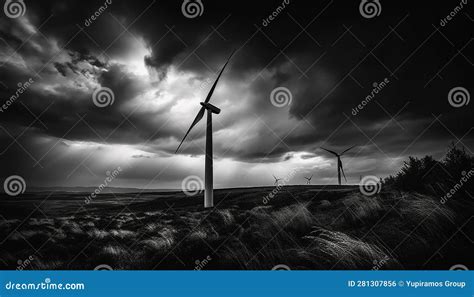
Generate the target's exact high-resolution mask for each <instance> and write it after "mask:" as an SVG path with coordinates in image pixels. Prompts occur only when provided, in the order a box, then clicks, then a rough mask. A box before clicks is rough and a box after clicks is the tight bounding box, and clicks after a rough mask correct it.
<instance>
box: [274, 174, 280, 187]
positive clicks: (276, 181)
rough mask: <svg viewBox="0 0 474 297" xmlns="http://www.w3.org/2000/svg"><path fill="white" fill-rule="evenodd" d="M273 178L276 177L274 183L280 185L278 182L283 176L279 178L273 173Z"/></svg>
mask: <svg viewBox="0 0 474 297" xmlns="http://www.w3.org/2000/svg"><path fill="white" fill-rule="evenodd" d="M273 178H274V179H275V183H274V185H277V186H278V182H279V181H281V178H277V177H276V176H274V175H273Z"/></svg>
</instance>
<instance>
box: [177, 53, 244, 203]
mask: <svg viewBox="0 0 474 297" xmlns="http://www.w3.org/2000/svg"><path fill="white" fill-rule="evenodd" d="M234 53H235V51H233V52H232V54H231V55H230V57H229V59H227V62H226V63H225V64H224V66H223V67H222V69H221V71H220V72H219V75H218V76H217V78H216V81H215V82H214V84H213V85H212V87H211V90H210V91H209V94H207V97H206V100H204V102H201V106H202V107H201V109H200V110H199V112H198V114H197V115H196V117H195V118H194V121H193V122H192V124H191V127H189V129H188V131H187V132H186V134H185V135H184V137H183V140H181V143H180V144H179V146H178V148H177V149H176V152H175V154H176V153H177V152H178V150H179V148H180V147H181V145H182V144H183V142H184V139H186V136H188V134H189V132H190V131H191V129H192V128H193V127H194V126H196V124H197V123H199V121H200V120H201V119H202V118H203V116H204V112H205V111H206V110H207V127H206V163H205V168H204V171H205V173H204V185H205V191H204V207H205V208H208V207H213V206H214V191H213V167H212V114H213V113H215V114H219V113H220V112H221V110H220V109H219V108H217V107H216V106H214V105H212V104H210V103H209V101H210V100H211V97H212V94H213V93H214V89H215V88H216V85H217V82H218V81H219V78H220V77H221V75H222V72H224V69H225V67H226V66H227V64H228V63H229V61H230V59H231V58H232V56H233V55H234Z"/></svg>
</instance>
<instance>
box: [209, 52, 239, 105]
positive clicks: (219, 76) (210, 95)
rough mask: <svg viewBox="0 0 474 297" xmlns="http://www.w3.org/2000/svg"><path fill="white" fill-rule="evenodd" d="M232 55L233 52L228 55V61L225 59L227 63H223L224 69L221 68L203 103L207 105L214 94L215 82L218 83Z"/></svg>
mask: <svg viewBox="0 0 474 297" xmlns="http://www.w3.org/2000/svg"><path fill="white" fill-rule="evenodd" d="M234 53H235V50H234V51H233V52H232V54H230V57H229V59H227V62H225V64H224V67H222V69H221V72H219V75H218V76H217V78H216V81H215V82H214V84H213V85H212V88H211V90H210V91H209V94H207V97H206V100H204V102H205V103H208V102H209V100H211V97H212V94H213V93H214V89H215V88H216V85H217V82H218V81H219V78H221V75H222V72H224V69H225V67H226V66H227V64H228V63H229V61H230V58H232V56H233V55H234Z"/></svg>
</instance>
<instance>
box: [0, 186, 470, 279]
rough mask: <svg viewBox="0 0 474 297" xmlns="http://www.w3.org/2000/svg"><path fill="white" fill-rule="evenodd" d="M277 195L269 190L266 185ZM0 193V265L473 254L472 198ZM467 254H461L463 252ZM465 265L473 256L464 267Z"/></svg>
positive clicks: (248, 192) (130, 265)
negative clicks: (208, 204) (207, 205)
mask: <svg viewBox="0 0 474 297" xmlns="http://www.w3.org/2000/svg"><path fill="white" fill-rule="evenodd" d="M272 191H274V192H277V193H276V195H275V196H274V197H270V196H268V195H269V193H270V192H272ZM87 195H88V193H85V194H81V193H54V194H48V193H34V194H32V193H30V194H24V195H22V196H21V197H8V196H4V197H3V196H2V197H1V199H2V207H1V210H0V240H1V244H0V265H2V266H3V267H2V268H3V269H94V268H95V267H97V266H98V265H101V264H106V265H109V266H110V267H112V268H113V269H191V270H192V269H272V267H274V266H275V265H278V264H284V265H287V266H288V267H289V268H291V269H292V270H296V269H449V268H450V267H451V266H452V265H454V264H458V263H464V264H465V265H469V264H470V263H467V262H466V261H472V257H471V254H470V253H471V248H472V241H471V240H470V238H472V230H473V228H472V222H471V221H472V220H469V221H467V223H465V224H464V225H463V226H462V228H459V226H460V224H459V222H465V221H466V219H467V218H469V217H470V216H472V213H473V207H472V202H469V203H468V202H466V201H449V202H448V203H446V204H442V203H440V201H439V198H438V197H429V196H425V195H421V194H414V193H402V192H398V191H391V190H386V191H382V192H381V193H380V194H377V195H375V196H372V197H367V196H364V195H362V194H361V193H360V192H359V189H358V188H357V187H351V186H346V187H335V186H333V187H331V186H329V187H328V186H326V187H322V186H285V187H282V188H281V189H279V190H278V189H275V188H273V187H262V188H239V189H223V190H216V192H215V205H216V207H215V208H214V209H212V210H204V209H203V208H202V206H201V205H202V200H203V197H202V193H201V194H198V195H196V196H194V197H188V196H186V195H184V194H183V193H182V192H163V193H144V194H126V193H120V194H115V195H114V194H110V193H107V194H101V195H100V196H99V197H98V198H96V199H94V200H93V201H91V202H90V203H88V204H87V203H85V201H84V199H85V197H86V196H87ZM469 259H471V260H469ZM471 264H472V263H471Z"/></svg>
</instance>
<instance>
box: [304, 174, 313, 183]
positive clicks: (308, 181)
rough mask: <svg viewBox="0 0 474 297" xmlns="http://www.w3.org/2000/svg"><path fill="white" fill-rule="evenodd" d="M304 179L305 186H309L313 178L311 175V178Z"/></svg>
mask: <svg viewBox="0 0 474 297" xmlns="http://www.w3.org/2000/svg"><path fill="white" fill-rule="evenodd" d="M304 178H305V179H306V184H307V185H310V184H311V179H312V178H313V175H311V177H306V176H304Z"/></svg>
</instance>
